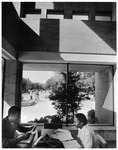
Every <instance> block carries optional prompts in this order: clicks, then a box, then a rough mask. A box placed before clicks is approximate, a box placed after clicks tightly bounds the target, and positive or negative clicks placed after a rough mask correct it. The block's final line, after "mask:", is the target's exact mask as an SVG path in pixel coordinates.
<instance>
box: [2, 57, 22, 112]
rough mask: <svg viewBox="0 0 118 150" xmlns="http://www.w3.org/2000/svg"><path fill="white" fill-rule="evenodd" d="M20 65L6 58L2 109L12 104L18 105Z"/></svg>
mask: <svg viewBox="0 0 118 150" xmlns="http://www.w3.org/2000/svg"><path fill="white" fill-rule="evenodd" d="M21 66H22V65H21V64H20V63H19V62H18V61H15V60H6V63H5V78H4V96H3V97H4V101H5V103H4V109H5V111H6V108H5V107H7V108H8V107H10V106H13V105H16V106H20V101H21V95H20V88H21V87H20V84H21V77H22V67H21Z"/></svg>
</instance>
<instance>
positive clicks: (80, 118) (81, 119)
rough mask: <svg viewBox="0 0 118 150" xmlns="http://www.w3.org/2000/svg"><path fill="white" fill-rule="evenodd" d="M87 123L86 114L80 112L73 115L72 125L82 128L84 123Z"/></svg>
mask: <svg viewBox="0 0 118 150" xmlns="http://www.w3.org/2000/svg"><path fill="white" fill-rule="evenodd" d="M86 124H87V119H86V116H85V115H84V114H82V113H78V114H76V115H75V118H74V125H75V126H76V127H77V128H80V129H81V128H82V127H83V126H84V125H86Z"/></svg>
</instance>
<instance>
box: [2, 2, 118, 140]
mask: <svg viewBox="0 0 118 150" xmlns="http://www.w3.org/2000/svg"><path fill="white" fill-rule="evenodd" d="M116 57H117V51H116V3H115V2H2V58H3V61H4V72H3V78H2V79H3V85H2V108H3V110H4V109H5V107H4V101H6V102H7V104H8V105H9V106H12V105H17V106H21V81H22V71H23V69H25V70H30V69H32V70H37V69H41V70H46V69H47V68H48V69H47V70H52V69H55V70H56V69H57V70H58V68H59V69H61V70H63V68H66V67H67V64H69V65H70V69H72V70H73V69H74V70H77V71H83V72H84V71H88V72H89V71H92V72H95V97H96V116H97V118H98V119H99V120H100V122H101V124H100V125H99V126H96V125H93V126H92V127H93V129H95V130H96V131H97V132H99V133H101V134H103V136H104V138H105V139H106V140H116V134H115V133H116V63H117V62H116ZM61 64H62V65H61ZM63 65H64V66H63ZM103 124H104V125H103ZM105 124H106V125H105ZM65 128H72V127H70V126H68V127H65Z"/></svg>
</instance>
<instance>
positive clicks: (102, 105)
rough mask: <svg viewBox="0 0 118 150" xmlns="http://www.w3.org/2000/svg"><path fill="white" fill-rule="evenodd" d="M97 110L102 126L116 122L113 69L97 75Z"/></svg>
mask: <svg viewBox="0 0 118 150" xmlns="http://www.w3.org/2000/svg"><path fill="white" fill-rule="evenodd" d="M95 100H96V103H95V104H96V105H95V110H96V117H97V118H98V121H99V123H100V124H111V125H113V121H114V115H113V113H114V112H113V111H114V98H113V77H112V68H111V67H110V68H108V69H105V70H102V71H99V72H97V73H95Z"/></svg>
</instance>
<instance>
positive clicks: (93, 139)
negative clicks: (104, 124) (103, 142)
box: [72, 113, 99, 148]
mask: <svg viewBox="0 0 118 150" xmlns="http://www.w3.org/2000/svg"><path fill="white" fill-rule="evenodd" d="M74 125H75V126H76V127H77V128H78V134H77V136H76V135H72V136H73V137H74V138H75V139H76V140H77V141H78V142H79V144H80V145H81V147H82V148H98V147H99V146H98V140H97V136H96V135H95V133H94V131H93V130H92V129H91V128H90V127H89V126H88V125H87V119H86V117H85V115H84V114H82V113H78V114H76V115H75V118H74Z"/></svg>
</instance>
